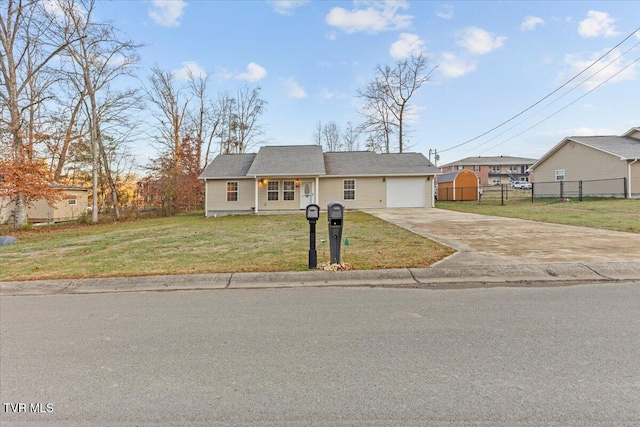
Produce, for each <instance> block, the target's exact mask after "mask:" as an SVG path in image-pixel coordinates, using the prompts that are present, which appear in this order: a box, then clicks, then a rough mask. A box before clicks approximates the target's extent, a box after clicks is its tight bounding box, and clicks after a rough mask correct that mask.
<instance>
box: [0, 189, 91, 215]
mask: <svg viewBox="0 0 640 427" xmlns="http://www.w3.org/2000/svg"><path fill="white" fill-rule="evenodd" d="M60 190H61V191H62V198H61V199H60V200H59V201H57V202H55V203H54V204H53V206H49V204H48V203H47V201H46V200H44V199H41V200H36V201H35V202H32V203H31V204H30V205H29V208H28V211H27V218H28V219H29V222H62V221H73V220H76V219H78V218H80V216H81V215H82V214H86V213H87V207H88V206H89V201H88V200H89V195H88V194H89V191H88V189H87V188H85V187H75V186H61V187H60ZM13 210H14V203H13V202H12V201H10V200H8V199H2V200H1V201H0V224H6V223H7V222H9V221H10V220H11V217H12V216H13Z"/></svg>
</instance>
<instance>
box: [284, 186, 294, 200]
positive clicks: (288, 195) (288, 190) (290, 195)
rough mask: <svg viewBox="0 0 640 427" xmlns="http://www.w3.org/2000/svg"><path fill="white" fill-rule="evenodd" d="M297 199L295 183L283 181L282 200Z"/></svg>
mask: <svg viewBox="0 0 640 427" xmlns="http://www.w3.org/2000/svg"><path fill="white" fill-rule="evenodd" d="M295 199H296V183H295V181H282V200H295Z"/></svg>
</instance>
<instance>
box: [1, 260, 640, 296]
mask: <svg viewBox="0 0 640 427" xmlns="http://www.w3.org/2000/svg"><path fill="white" fill-rule="evenodd" d="M622 280H631V281H640V262H611V263H547V264H517V265H464V266H447V267H444V266H435V267H429V268H401V269H389V270H350V271H319V270H313V271H286V272H274V273H215V274H185V275H174V276H140V277H108V278H92V279H66V280H65V279H60V280H34V281H27V282H2V283H0V296H18V295H56V294H61V295H69V294H76V295H79V294H96V293H117V292H145V291H146V292H149V291H153V292H158V291H180V290H207V289H268V288H298V287H329V286H331V287H349V286H388V287H394V286H396V287H412V286H413V287H415V286H422V285H426V286H429V285H431V286H436V287H437V286H441V285H443V284H451V285H455V284H465V283H466V284H469V283H482V284H485V285H497V286H500V285H501V284H502V285H513V286H518V284H523V283H526V282H535V283H545V282H548V283H550V284H551V283H560V282H570V283H580V282H602V281H622ZM523 286H524V285H523Z"/></svg>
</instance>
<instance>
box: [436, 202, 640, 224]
mask: <svg viewBox="0 0 640 427" xmlns="http://www.w3.org/2000/svg"><path fill="white" fill-rule="evenodd" d="M482 198H483V202H481V203H478V202H477V201H475V202H437V203H436V207H438V208H441V209H449V210H453V211H459V212H470V213H477V214H484V215H495V216H503V217H509V218H520V219H530V220H533V221H541V222H552V223H555V224H566V225H577V226H582V227H591V228H601V229H605V230H616V231H626V232H630V233H640V200H639V199H615V198H606V199H604V198H585V199H584V200H583V201H582V202H579V201H576V200H572V201H570V202H566V201H558V199H555V198H551V199H534V203H531V198H530V196H529V197H526V198H516V197H513V196H511V195H510V198H509V199H508V200H506V201H505V205H504V206H502V205H499V204H496V203H486V201H484V198H485V197H484V195H483V197H482Z"/></svg>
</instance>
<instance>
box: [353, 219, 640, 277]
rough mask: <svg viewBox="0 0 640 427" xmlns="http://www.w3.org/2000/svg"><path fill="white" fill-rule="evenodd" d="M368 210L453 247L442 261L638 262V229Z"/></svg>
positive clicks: (450, 262)
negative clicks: (600, 227)
mask: <svg viewBox="0 0 640 427" xmlns="http://www.w3.org/2000/svg"><path fill="white" fill-rule="evenodd" d="M367 212H368V213H370V214H372V215H375V216H377V217H379V218H382V219H384V220H385V221H388V222H390V223H392V224H396V225H398V226H400V227H403V228H406V229H408V230H410V231H412V232H414V233H416V234H419V235H421V236H425V237H428V238H429V239H432V240H435V241H437V242H440V243H443V244H445V245H447V246H450V247H452V248H454V249H457V250H458V253H456V254H455V255H453V256H451V257H449V258H447V259H445V260H443V261H441V262H440V263H439V265H441V266H456V265H478V264H485V265H505V264H512V265H515V264H540V263H552V262H570V263H581V262H585V263H588V262H591V263H597V262H638V261H640V234H635V233H624V232H619V231H608V230H598V229H594V228H587V227H575V226H570V225H560V224H549V223H543V222H537V221H527V220H522V219H514V218H501V217H496V216H489V215H478V214H471V213H463V212H454V211H448V210H443V209H375V210H367ZM346 221H347V222H348V218H347V220H346Z"/></svg>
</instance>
